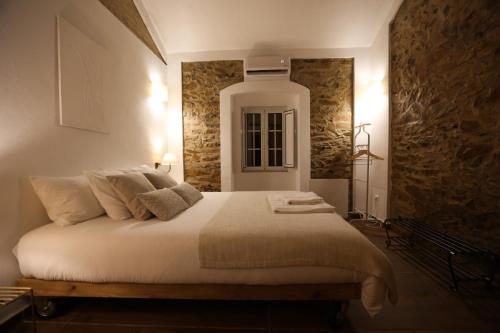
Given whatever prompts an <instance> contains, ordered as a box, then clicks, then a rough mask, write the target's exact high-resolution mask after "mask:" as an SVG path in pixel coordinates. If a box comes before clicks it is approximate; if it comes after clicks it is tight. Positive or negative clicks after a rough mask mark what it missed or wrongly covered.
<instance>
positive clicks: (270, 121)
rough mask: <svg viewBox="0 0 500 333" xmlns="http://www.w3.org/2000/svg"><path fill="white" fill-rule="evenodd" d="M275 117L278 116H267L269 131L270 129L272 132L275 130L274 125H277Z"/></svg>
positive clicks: (273, 114) (270, 114)
mask: <svg viewBox="0 0 500 333" xmlns="http://www.w3.org/2000/svg"><path fill="white" fill-rule="evenodd" d="M275 115H276V114H275V113H268V114H267V119H268V129H270V130H273V129H274V124H275V121H274V117H275Z"/></svg>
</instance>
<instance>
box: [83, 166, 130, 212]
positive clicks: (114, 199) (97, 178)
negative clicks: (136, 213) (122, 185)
mask: <svg viewBox="0 0 500 333" xmlns="http://www.w3.org/2000/svg"><path fill="white" fill-rule="evenodd" d="M84 174H85V176H87V178H88V180H89V184H90V188H91V189H92V192H94V195H95V196H96V198H97V200H99V203H100V204H101V205H102V206H103V207H104V210H105V211H106V214H108V216H109V217H111V218H112V219H113V220H125V219H128V218H131V217H132V213H130V210H129V209H128V208H127V206H126V205H125V203H124V202H123V201H122V199H120V197H119V196H118V193H116V191H115V190H114V189H113V187H112V186H111V183H110V182H109V180H108V179H107V178H106V176H114V175H121V174H123V172H121V171H88V172H85V173H84Z"/></svg>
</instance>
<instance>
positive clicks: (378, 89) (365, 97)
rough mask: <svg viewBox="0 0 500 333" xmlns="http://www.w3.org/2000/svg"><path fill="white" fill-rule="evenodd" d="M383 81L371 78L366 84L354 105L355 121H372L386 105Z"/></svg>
mask: <svg viewBox="0 0 500 333" xmlns="http://www.w3.org/2000/svg"><path fill="white" fill-rule="evenodd" d="M383 82H384V81H383V80H372V81H370V82H369V83H368V84H367V85H366V87H365V89H364V90H363V92H362V94H361V98H360V100H359V101H358V103H357V105H356V123H358V124H359V123H366V122H368V123H370V122H374V121H375V119H377V117H378V114H379V113H380V112H381V111H382V110H383V108H384V107H385V106H386V105H387V94H386V92H385V89H384V83H383Z"/></svg>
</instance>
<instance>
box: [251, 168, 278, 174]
mask: <svg viewBox="0 0 500 333" xmlns="http://www.w3.org/2000/svg"><path fill="white" fill-rule="evenodd" d="M241 172H244V173H247V172H248V173H251V172H288V168H273V169H241Z"/></svg>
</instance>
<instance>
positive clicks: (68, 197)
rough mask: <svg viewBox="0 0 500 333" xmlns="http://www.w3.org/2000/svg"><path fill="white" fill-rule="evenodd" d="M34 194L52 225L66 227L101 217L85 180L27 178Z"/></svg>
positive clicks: (99, 208)
mask: <svg viewBox="0 0 500 333" xmlns="http://www.w3.org/2000/svg"><path fill="white" fill-rule="evenodd" d="M30 180H31V184H32V185H33V188H34V189H35V192H36V194H37V195H38V197H39V198H40V201H42V204H43V206H44V207H45V209H46V210H47V214H48V215H49V218H50V219H51V220H52V221H54V223H56V224H59V225H61V226H67V225H72V224H76V223H79V222H83V221H86V220H90V219H92V218H94V217H97V216H100V215H102V214H104V209H103V208H102V206H101V205H100V204H99V202H98V201H97V199H96V197H95V196H94V194H93V193H92V190H91V189H90V186H89V182H88V180H87V178H85V177H84V176H77V177H30Z"/></svg>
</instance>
